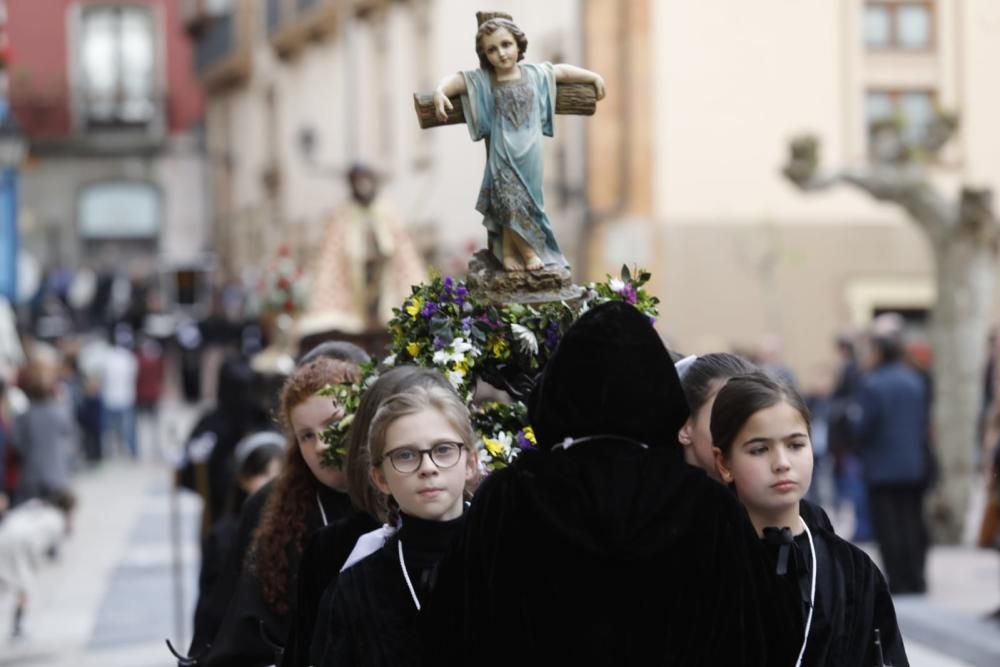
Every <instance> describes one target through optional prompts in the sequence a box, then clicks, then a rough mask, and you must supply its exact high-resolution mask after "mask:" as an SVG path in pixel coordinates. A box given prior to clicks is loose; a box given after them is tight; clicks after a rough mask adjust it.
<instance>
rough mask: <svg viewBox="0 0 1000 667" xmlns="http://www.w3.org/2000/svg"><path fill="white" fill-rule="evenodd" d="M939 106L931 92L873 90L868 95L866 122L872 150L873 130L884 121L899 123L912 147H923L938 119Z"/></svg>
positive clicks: (866, 97) (866, 100)
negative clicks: (928, 132) (929, 131)
mask: <svg viewBox="0 0 1000 667" xmlns="http://www.w3.org/2000/svg"><path fill="white" fill-rule="evenodd" d="M936 108H937V104H936V99H935V95H934V93H933V92H932V91H929V90H869V91H868V93H867V94H866V96H865V121H866V125H867V127H868V137H869V147H871V139H872V136H873V131H874V130H875V129H876V128H877V126H878V125H879V124H881V123H883V122H884V121H893V120H894V121H897V122H899V123H900V125H901V127H902V137H903V141H904V143H905V144H907V145H909V146H913V145H917V144H920V143H922V142H923V141H924V139H925V138H926V137H927V130H928V128H929V127H930V125H931V123H932V122H933V120H934V114H935V112H936Z"/></svg>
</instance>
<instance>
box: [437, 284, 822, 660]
mask: <svg viewBox="0 0 1000 667" xmlns="http://www.w3.org/2000/svg"><path fill="white" fill-rule="evenodd" d="M529 410H530V419H531V423H532V426H533V427H534V430H535V434H536V436H537V438H538V442H539V451H527V452H524V453H522V454H521V455H520V456H519V457H518V458H517V459H516V460H515V461H514V462H513V463H512V464H511V465H510V466H509V467H508V468H506V469H503V470H500V471H497V472H494V473H492V474H491V475H490V476H489V477H488V478H487V479H486V481H485V482H484V483H483V485H482V486H481V487H480V489H479V490H478V492H477V493H476V495H475V497H474V498H473V501H472V506H471V508H470V510H469V511H468V512H467V519H466V525H465V528H464V530H463V533H462V535H461V536H460V538H459V540H458V541H457V542H456V546H455V548H454V549H453V550H452V551H451V552H450V553H449V554H448V555H447V556H446V557H445V558H444V559H443V560H442V562H441V566H440V572H439V577H438V585H437V587H436V589H435V591H434V594H433V597H432V599H431V601H430V603H429V604H428V605H427V607H426V609H425V613H423V614H421V617H420V621H421V626H422V628H423V632H422V634H423V635H424V636H433V637H435V639H436V641H435V643H434V645H433V647H434V648H433V650H430V649H428V651H427V653H426V655H425V656H424V664H426V665H442V664H444V665H498V666H499V665H503V666H504V667H509V665H515V664H516V665H524V664H539V665H545V664H548V665H555V664H560V665H562V664H567V665H572V664H580V665H584V664H585V665H684V666H685V667H701V666H704V667H708V666H712V667H716V666H719V665H725V666H726V667H739V666H741V665H744V666H746V667H761V666H762V665H768V666H770V665H775V666H780V665H789V666H790V665H792V664H794V662H795V658H796V656H797V654H798V650H799V647H800V646H801V639H802V629H803V623H802V619H801V611H800V609H799V603H800V601H799V592H798V586H797V582H794V581H791V580H789V579H788V578H787V577H779V576H777V575H776V573H775V567H774V563H773V561H772V559H771V558H770V556H769V554H768V553H767V550H766V549H765V547H764V545H763V544H762V543H761V542H760V540H759V539H758V537H757V533H756V531H755V530H754V528H753V526H752V524H751V523H750V520H749V518H748V516H747V514H746V511H745V510H744V509H743V507H742V506H741V505H740V504H739V503H738V502H737V500H736V498H735V497H734V495H733V494H732V492H731V491H729V490H728V489H727V488H726V487H724V486H723V485H721V484H719V483H718V482H715V481H713V480H711V479H709V478H708V477H707V476H706V475H705V474H704V472H703V471H701V470H698V469H696V468H693V467H691V466H689V465H687V464H685V463H684V462H683V455H682V448H681V445H680V443H678V442H677V434H678V431H679V429H680V427H681V426H682V425H683V423H684V421H685V420H686V419H687V417H688V409H687V403H686V401H685V398H684V393H683V390H682V389H681V386H680V381H679V380H678V378H677V372H676V370H675V369H674V366H673V363H672V362H671V359H670V356H669V355H668V353H667V351H666V349H665V348H664V347H663V343H662V342H661V341H660V339H659V337H658V336H657V334H656V333H655V331H654V330H653V328H652V327H651V326H650V325H649V322H648V321H647V319H646V318H645V316H643V315H641V314H640V313H639V312H638V311H636V310H635V309H634V308H632V307H631V306H628V305H624V304H614V303H613V304H606V305H603V306H599V307H597V308H594V309H592V310H591V311H590V312H588V313H587V314H585V315H583V316H582V317H581V318H580V319H579V320H578V321H577V322H576V323H575V324H574V325H573V327H571V328H570V330H569V331H568V332H567V333H566V336H565V337H564V338H563V340H562V341H561V342H560V344H559V347H558V348H557V350H556V352H555V353H554V355H553V357H552V359H551V360H550V361H549V364H548V365H547V367H546V369H545V372H544V375H543V377H542V379H541V381H540V383H539V384H538V385H537V386H536V387H535V390H534V392H533V394H532V400H531V404H530V406H529ZM567 439H569V441H570V442H573V444H571V445H569V446H568V447H566V445H565V444H564V443H565V442H566V440H567Z"/></svg>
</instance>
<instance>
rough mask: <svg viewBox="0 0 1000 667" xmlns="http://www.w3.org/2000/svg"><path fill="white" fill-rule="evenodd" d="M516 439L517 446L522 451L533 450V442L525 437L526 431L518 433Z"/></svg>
mask: <svg viewBox="0 0 1000 667" xmlns="http://www.w3.org/2000/svg"><path fill="white" fill-rule="evenodd" d="M515 437H516V438H517V446H518V447H520V448H521V449H531V448H532V447H533V445H532V444H531V441H530V440H528V439H527V438H526V437H524V431H518V432H517V435H516V436H515Z"/></svg>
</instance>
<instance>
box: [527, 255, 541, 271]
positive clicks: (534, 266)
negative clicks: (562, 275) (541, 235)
mask: <svg viewBox="0 0 1000 667" xmlns="http://www.w3.org/2000/svg"><path fill="white" fill-rule="evenodd" d="M544 268H545V263H544V262H542V260H541V259H540V258H539V257H538V255H536V254H535V253H531V254H529V255H527V256H525V258H524V270H525V271H541V270H542V269H544Z"/></svg>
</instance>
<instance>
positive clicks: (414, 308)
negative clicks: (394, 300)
mask: <svg viewBox="0 0 1000 667" xmlns="http://www.w3.org/2000/svg"><path fill="white" fill-rule="evenodd" d="M423 307H424V300H423V299H421V298H420V297H419V296H418V297H416V298H415V299H413V303H411V304H410V305H409V306H407V307H406V312H407V313H408V314H409V316H410V317H416V316H417V315H419V314H420V310H421V309H422V308H423Z"/></svg>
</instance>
